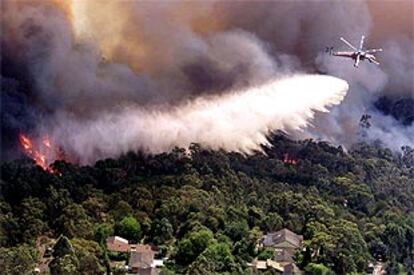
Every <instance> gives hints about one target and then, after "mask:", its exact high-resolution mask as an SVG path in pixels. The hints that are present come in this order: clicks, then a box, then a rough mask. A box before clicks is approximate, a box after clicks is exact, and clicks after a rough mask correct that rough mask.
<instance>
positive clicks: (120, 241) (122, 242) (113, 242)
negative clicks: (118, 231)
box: [106, 236, 129, 252]
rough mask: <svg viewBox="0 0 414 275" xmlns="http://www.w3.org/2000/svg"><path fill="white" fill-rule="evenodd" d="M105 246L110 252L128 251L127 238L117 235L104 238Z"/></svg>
mask: <svg viewBox="0 0 414 275" xmlns="http://www.w3.org/2000/svg"><path fill="white" fill-rule="evenodd" d="M106 248H107V249H108V250H109V251H112V252H128V251H129V244H128V240H126V239H124V238H121V237H118V236H111V237H109V238H107V239H106Z"/></svg>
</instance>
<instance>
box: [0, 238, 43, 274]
mask: <svg viewBox="0 0 414 275" xmlns="http://www.w3.org/2000/svg"><path fill="white" fill-rule="evenodd" d="M37 257H38V251H37V250H36V249H35V248H33V247H30V246H28V245H20V246H17V247H11V248H5V247H1V248H0V267H1V273H2V274H7V275H13V274H31V273H32V272H33V270H34V268H35V265H36V261H37Z"/></svg>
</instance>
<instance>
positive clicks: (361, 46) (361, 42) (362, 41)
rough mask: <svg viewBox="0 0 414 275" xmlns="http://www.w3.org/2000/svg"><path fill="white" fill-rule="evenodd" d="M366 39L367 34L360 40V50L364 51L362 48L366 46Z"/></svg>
mask: <svg viewBox="0 0 414 275" xmlns="http://www.w3.org/2000/svg"><path fill="white" fill-rule="evenodd" d="M364 40H365V36H364V35H363V36H361V41H360V42H359V50H360V51H362V48H363V47H364Z"/></svg>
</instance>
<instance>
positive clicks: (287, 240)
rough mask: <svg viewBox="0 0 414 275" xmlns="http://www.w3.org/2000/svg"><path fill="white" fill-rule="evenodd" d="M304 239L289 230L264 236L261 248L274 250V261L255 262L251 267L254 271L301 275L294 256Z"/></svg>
mask: <svg viewBox="0 0 414 275" xmlns="http://www.w3.org/2000/svg"><path fill="white" fill-rule="evenodd" d="M302 242H303V237H302V236H301V235H298V234H295V233H294V232H292V231H290V230H289V229H286V228H284V229H282V230H279V231H277V232H271V233H268V234H266V235H264V237H263V239H262V240H261V243H260V247H265V248H271V249H273V250H274V255H273V258H272V259H267V260H266V261H254V262H253V263H252V264H251V266H252V267H253V270H254V271H256V272H257V271H259V270H267V269H272V270H273V271H274V272H275V273H277V274H300V270H299V269H298V268H297V266H296V265H295V261H294V259H293V256H294V255H295V252H296V250H297V249H299V248H300V247H301V246H302Z"/></svg>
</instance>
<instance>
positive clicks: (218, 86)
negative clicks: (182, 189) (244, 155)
mask: <svg viewBox="0 0 414 275" xmlns="http://www.w3.org/2000/svg"><path fill="white" fill-rule="evenodd" d="M381 2H383V1H381ZM327 11H329V12H327ZM412 11H413V3H412V1H409V0H407V1H399V4H398V5H389V4H383V5H382V4H378V2H377V1H358V2H353V3H352V4H351V3H348V2H345V1H342V2H340V1H332V2H329V1H316V2H309V1H290V2H287V1H274V2H257V1H255V2H245V1H242V2H231V3H230V2H225V1H207V2H179V1H170V2H146V1H109V0H102V1H93V0H84V1H78V0H72V1H63V0H62V1H61V0H44V1H40V0H39V1H36V0H35V1H13V0H6V1H2V17H1V19H0V20H1V26H2V28H1V48H2V53H1V63H2V72H1V80H2V81H1V82H2V122H3V123H2V139H3V141H2V146H3V148H2V150H3V152H5V148H11V147H12V146H13V141H12V140H13V138H11V137H15V136H16V135H17V134H18V133H19V132H30V133H33V134H37V135H39V136H42V135H43V134H48V135H50V138H52V139H54V142H55V143H57V144H60V145H62V146H63V147H64V149H65V150H66V151H68V152H71V153H72V154H75V155H76V157H78V158H80V159H81V160H82V161H84V162H90V161H94V160H96V159H97V158H101V157H107V156H116V155H119V154H121V153H123V152H126V151H128V150H146V151H150V152H159V151H163V150H168V149H170V148H171V147H172V146H175V145H177V146H186V145H188V144H189V143H191V142H200V143H204V144H206V145H208V146H210V147H212V148H224V149H228V150H236V151H242V152H249V151H250V150H254V149H257V148H258V144H260V143H263V142H266V139H265V135H266V134H267V133H268V132H269V131H271V130H274V129H280V128H281V129H286V130H292V131H291V132H292V133H295V134H296V135H297V136H298V137H320V138H323V139H326V140H329V141H331V142H333V143H336V144H345V145H351V144H352V143H354V142H355V141H358V135H357V133H358V122H359V118H360V116H361V115H362V114H363V113H365V112H370V113H373V114H375V115H374V116H373V120H374V121H373V127H372V130H370V132H369V134H368V138H369V139H372V140H375V139H381V140H382V141H383V142H384V143H385V144H387V145H392V146H393V147H394V148H398V146H400V145H402V144H408V145H410V144H411V145H412V144H413V143H414V141H413V136H414V135H413V126H412V125H408V126H407V125H401V124H399V123H398V121H395V120H394V119H393V118H392V117H389V116H386V119H383V118H384V115H383V114H382V113H381V112H379V111H378V110H377V109H375V107H374V102H376V100H378V98H380V97H383V96H387V97H413V91H414V89H413V80H412V74H413V68H414V65H413V63H414V62H413V57H414V50H413V38H414V35H413V31H412V27H411V26H412V24H411V23H412V16H411V14H412ZM395 15H398V16H395ZM384 18H387V19H386V23H384V21H385V19H384ZM362 34H365V35H366V36H367V42H366V43H367V46H372V47H383V48H384V52H383V53H381V54H380V55H378V59H379V61H380V62H381V63H382V64H381V66H380V67H374V66H373V65H372V64H365V63H362V64H361V66H360V68H359V69H358V70H356V69H354V68H353V66H352V63H351V61H349V62H347V60H341V59H336V58H333V57H329V56H326V55H325V54H323V53H322V52H323V50H324V48H325V46H335V47H337V48H340V47H342V46H343V45H341V44H340V42H339V41H338V38H339V37H340V36H344V37H346V38H347V39H348V40H350V41H352V42H354V43H356V44H357V41H358V40H359V38H360V36H361V35H362ZM316 72H324V73H328V74H330V75H333V76H337V77H340V78H342V79H345V80H346V81H347V82H348V83H349V93H348V95H347V96H346V97H345V99H344V102H343V103H342V104H341V105H338V106H337V107H334V108H333V111H332V112H330V113H329V114H326V113H325V114H322V113H316V114H315V120H314V121H313V123H312V125H313V126H312V127H308V126H307V125H308V124H306V123H305V121H308V120H309V119H310V118H311V115H310V114H313V112H312V111H311V110H325V109H324V107H325V106H332V105H333V104H337V103H339V99H340V98H342V96H343V91H344V90H346V87H344V85H345V84H344V83H343V82H341V81H340V80H338V79H335V81H334V80H333V78H326V77H316V76H312V77H310V76H309V77H307V76H304V75H303V74H304V73H312V74H314V73H316ZM298 74H299V75H301V76H299V75H298ZM289 78H291V81H290V80H289ZM281 79H283V80H281ZM278 81H281V83H279V82H278ZM293 81H295V82H298V84H294V82H293ZM318 81H320V83H319V82H318ZM284 83H289V85H287V84H284ZM290 85H292V87H294V88H293V89H294V90H295V91H296V92H295V91H293V90H292V92H291V88H290ZM295 85H299V86H300V88H299V87H296V86H295ZM304 85H306V86H304ZM330 85H331V86H330ZM328 86H329V88H327V87H328ZM281 87H285V88H286V89H287V90H285V88H281ZM273 89H274V90H273ZM271 90H272V91H273V93H274V94H273V93H272V92H270V91H271ZM282 90H283V91H282ZM299 90H300V91H301V92H300V93H299ZM328 90H329V91H330V93H328V92H327V91H328ZM257 91H261V92H260V93H263V94H266V95H267V96H268V98H267V99H266V100H265V99H264V97H261V96H259V94H260V93H259V92H257ZM312 93H316V94H318V93H321V94H324V95H325V97H323V98H319V100H320V101H318V102H315V101H309V104H308V105H306V104H302V102H303V101H304V100H311V99H312V98H308V95H309V94H312ZM255 94H257V98H261V100H262V101H263V106H266V108H265V107H261V106H259V105H258V102H255V100H254V99H253V98H252V95H255ZM328 94H329V95H328ZM282 95H283V96H282ZM299 95H301V96H300V97H299ZM258 101H259V99H258ZM249 102H255V103H256V104H252V105H250V104H249ZM268 102H269V103H268ZM270 102H272V103H273V105H272V106H273V109H272V108H271V107H270V105H268V104H270ZM259 103H260V104H262V103H261V102H259ZM281 103H285V104H288V103H289V108H291V112H292V113H291V114H288V112H286V113H283V114H280V113H278V112H279V111H280V110H277V109H278V108H281V109H282V110H285V109H283V108H285V107H286V106H288V105H284V104H281ZM239 108H240V109H239ZM270 110H271V111H270ZM279 115H280V117H279ZM243 118H244V121H247V122H246V123H242V121H243ZM291 118H293V119H291ZM246 119H248V120H246ZM250 120H251V122H250ZM250 124H252V125H250ZM298 127H300V128H303V127H307V128H305V129H304V130H305V131H294V129H296V128H298ZM237 140H239V141H237ZM231 141H233V142H231ZM235 141H237V142H235Z"/></svg>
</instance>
